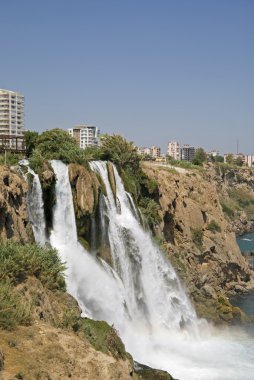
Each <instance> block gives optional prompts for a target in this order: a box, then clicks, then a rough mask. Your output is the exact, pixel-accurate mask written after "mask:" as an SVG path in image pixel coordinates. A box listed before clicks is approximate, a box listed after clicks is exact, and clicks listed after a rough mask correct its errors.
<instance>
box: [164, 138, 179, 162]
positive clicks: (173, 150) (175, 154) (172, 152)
mask: <svg viewBox="0 0 254 380" xmlns="http://www.w3.org/2000/svg"><path fill="white" fill-rule="evenodd" d="M167 154H168V155H169V156H170V157H172V158H173V159H174V160H181V145H180V143H179V142H178V141H170V142H169V143H168V150H167Z"/></svg>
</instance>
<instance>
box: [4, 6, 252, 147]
mask: <svg viewBox="0 0 254 380" xmlns="http://www.w3.org/2000/svg"><path fill="white" fill-rule="evenodd" d="M0 9H1V13H0V30H1V43H0V47H1V48H0V52H1V53H0V88H6V89H10V90H16V91H20V92H22V93H23V94H24V95H25V97H26V127H27V128H29V129H31V130H38V131H42V130H45V129H51V128H55V127H60V128H70V127H72V126H73V125H75V124H77V123H85V124H91V125H96V126H98V127H99V128H100V129H101V132H102V133H120V134H122V135H124V136H125V137H126V138H128V139H129V140H132V141H134V142H135V143H136V144H138V145H140V146H150V145H153V144H155V145H158V146H161V148H162V149H163V151H165V150H166V145H167V142H168V141H169V140H175V139H176V140H179V141H180V142H182V143H189V144H193V145H195V146H203V147H204V148H206V149H213V148H215V149H219V150H220V152H221V153H223V152H226V151H236V140H237V139H239V146H240V151H243V152H244V153H254V0H89V1H88V0H72V1H71V0H68V1H67V0H41V1H35V0H2V1H1V8H0Z"/></svg>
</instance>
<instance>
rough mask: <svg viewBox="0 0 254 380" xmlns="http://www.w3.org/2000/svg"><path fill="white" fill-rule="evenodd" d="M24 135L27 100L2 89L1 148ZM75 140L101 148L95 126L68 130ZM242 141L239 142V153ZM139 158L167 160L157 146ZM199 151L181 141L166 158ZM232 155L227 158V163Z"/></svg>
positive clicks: (252, 157)
mask: <svg viewBox="0 0 254 380" xmlns="http://www.w3.org/2000/svg"><path fill="white" fill-rule="evenodd" d="M24 131H25V97H24V95H23V94H21V93H20V92H16V91H12V90H6V89H0V139H1V142H0V145H1V146H3V145H4V146H9V147H10V148H15V147H16V149H17V147H21V145H22V144H23V141H22V140H21V139H20V138H21V137H22V136H23V133H24ZM67 131H68V133H69V134H70V135H71V136H73V137H74V138H75V139H76V141H77V143H78V145H79V147H80V148H83V149H84V148H86V147H87V146H91V145H96V146H98V145H99V142H100V130H99V128H98V127H96V126H92V125H86V124H80V125H76V126H74V127H72V128H68V129H67ZM238 147H239V141H238V140H237V150H238ZM137 151H138V153H139V154H142V155H148V156H150V157H151V158H155V159H156V158H160V157H165V155H164V154H162V153H161V148H160V147H158V146H155V145H153V146H151V147H137ZM195 151H196V148H195V147H194V146H192V145H189V144H180V143H179V142H178V141H169V142H168V144H167V155H168V156H170V157H172V158H173V159H174V160H186V161H192V160H193V159H194V155H195ZM207 154H209V155H210V156H213V157H216V156H218V155H219V152H218V151H217V150H212V151H210V152H207ZM228 154H229V153H226V154H224V161H225V160H226V157H227V155H228ZM230 154H232V155H233V157H234V159H236V158H239V157H242V161H243V162H244V164H246V165H247V166H252V164H253V163H254V154H248V155H246V154H240V153H238V152H237V153H236V154H235V153H230Z"/></svg>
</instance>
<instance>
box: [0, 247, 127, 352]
mask: <svg viewBox="0 0 254 380" xmlns="http://www.w3.org/2000/svg"><path fill="white" fill-rule="evenodd" d="M63 270H64V265H63V264H62V263H61V261H60V259H59V257H58V255H57V252H56V251H55V250H54V249H51V248H42V247H40V246H38V245H36V244H25V245H21V244H19V243H16V242H12V241H7V242H4V243H2V244H1V245H0V330H12V329H15V328H16V327H17V326H18V325H29V324H32V323H33V318H34V309H35V308H37V307H40V310H44V308H46V310H45V311H43V313H45V314H46V313H47V312H49V311H48V305H47V303H48V302H50V300H53V302H52V304H51V306H52V310H51V311H50V312H51V313H53V314H52V318H51V319H47V321H48V322H49V323H53V325H54V326H57V327H59V328H64V329H68V330H71V331H73V332H74V333H76V334H78V335H80V336H81V337H82V336H83V337H85V338H86V339H87V340H88V341H89V342H90V343H91V344H92V346H93V347H94V348H95V349H96V350H99V351H102V352H104V353H106V354H109V353H110V354H112V355H113V356H114V357H116V358H122V359H125V358H126V355H127V354H126V352H125V347H124V344H123V343H122V341H121V339H120V338H119V336H118V334H117V332H116V330H115V329H114V327H111V326H109V325H108V324H107V323H106V322H104V321H94V320H90V319H88V318H81V317H80V310H79V308H78V307H77V305H76V303H74V301H73V300H72V298H70V297H69V296H68V295H67V294H66V293H65V280H64V276H63ZM32 278H36V279H37V280H39V283H36V282H33V284H34V287H33V288H30V287H29V288H28V286H27V284H26V281H27V280H31V279H32ZM36 284H37V285H36ZM39 284H41V285H42V286H43V288H42V287H41V285H39ZM29 291H30V293H29V294H26V293H27V292H29ZM43 302H46V306H43ZM54 313H55V315H54Z"/></svg>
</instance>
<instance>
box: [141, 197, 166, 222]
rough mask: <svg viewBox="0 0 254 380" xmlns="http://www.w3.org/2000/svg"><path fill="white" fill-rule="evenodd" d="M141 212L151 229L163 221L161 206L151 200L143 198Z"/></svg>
mask: <svg viewBox="0 0 254 380" xmlns="http://www.w3.org/2000/svg"><path fill="white" fill-rule="evenodd" d="M139 207H140V211H141V212H142V214H143V215H144V217H145V218H146V221H147V223H148V225H149V227H150V228H154V227H155V226H156V225H158V224H159V223H160V221H161V218H160V215H159V209H160V206H159V205H158V203H156V202H155V201H154V200H153V199H151V198H141V200H140V202H139Z"/></svg>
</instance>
